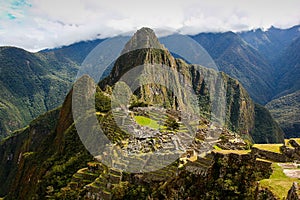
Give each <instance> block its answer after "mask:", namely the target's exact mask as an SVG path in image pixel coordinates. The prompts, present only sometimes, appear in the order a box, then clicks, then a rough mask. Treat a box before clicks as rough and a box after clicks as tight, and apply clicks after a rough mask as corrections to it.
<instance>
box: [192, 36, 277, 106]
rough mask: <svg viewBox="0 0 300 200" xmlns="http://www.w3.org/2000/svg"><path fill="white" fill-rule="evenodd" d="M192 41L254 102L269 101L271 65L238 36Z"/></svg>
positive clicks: (201, 38) (272, 81)
mask: <svg viewBox="0 0 300 200" xmlns="http://www.w3.org/2000/svg"><path fill="white" fill-rule="evenodd" d="M192 38H193V39H195V40H196V41H197V42H199V44H201V45H202V46H203V47H204V48H205V49H206V50H207V52H208V53H209V54H210V56H211V57H212V58H213V59H214V61H215V62H216V64H217V65H218V67H219V69H220V71H224V72H225V73H227V74H229V75H230V76H232V77H234V78H237V79H238V80H239V81H240V82H241V83H242V84H243V86H244V87H245V88H246V90H247V91H248V92H249V94H250V96H251V97H252V98H253V99H254V101H256V102H258V103H261V104H265V103H267V102H268V101H269V100H270V99H271V98H272V96H273V90H274V80H273V77H274V70H273V69H272V66H270V65H269V64H268V62H267V61H266V60H265V59H264V58H263V57H262V56H261V54H260V53H259V52H258V51H257V50H255V49H254V48H253V47H251V46H250V45H249V44H248V43H246V42H245V41H244V40H243V39H242V38H241V37H240V36H239V35H237V34H235V33H232V32H226V33H201V34H198V35H195V36H192Z"/></svg>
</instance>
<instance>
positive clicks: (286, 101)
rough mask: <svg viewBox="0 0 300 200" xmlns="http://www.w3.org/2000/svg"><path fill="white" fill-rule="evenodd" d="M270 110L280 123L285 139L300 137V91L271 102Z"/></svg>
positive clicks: (268, 106) (268, 105)
mask: <svg viewBox="0 0 300 200" xmlns="http://www.w3.org/2000/svg"><path fill="white" fill-rule="evenodd" d="M266 108H268V109H269V110H270V112H271V114H272V116H273V118H274V119H275V120H276V121H277V122H278V123H279V125H280V126H281V128H282V129H283V131H284V133H285V137H287V138H291V137H299V135H300V91H299V90H298V91H297V92H294V93H292V94H288V95H285V96H282V97H279V98H278V99H274V100H272V101H270V102H269V103H268V104H267V105H266Z"/></svg>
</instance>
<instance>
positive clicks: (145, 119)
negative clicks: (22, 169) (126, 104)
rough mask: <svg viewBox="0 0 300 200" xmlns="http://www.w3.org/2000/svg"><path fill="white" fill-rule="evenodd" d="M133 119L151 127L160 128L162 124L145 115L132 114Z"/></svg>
mask: <svg viewBox="0 0 300 200" xmlns="http://www.w3.org/2000/svg"><path fill="white" fill-rule="evenodd" d="M134 120H135V121H136V122H137V123H138V124H139V125H141V126H148V127H150V128H152V129H159V128H162V126H160V125H159V124H158V123H157V121H155V120H153V119H151V118H149V117H145V116H134Z"/></svg>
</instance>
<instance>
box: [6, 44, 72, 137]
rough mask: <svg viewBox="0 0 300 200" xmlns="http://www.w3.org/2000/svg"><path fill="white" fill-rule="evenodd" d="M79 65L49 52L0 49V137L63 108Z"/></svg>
mask: <svg viewBox="0 0 300 200" xmlns="http://www.w3.org/2000/svg"><path fill="white" fill-rule="evenodd" d="M76 69H77V67H76V65H75V63H73V62H70V61H69V60H66V59H64V58H62V57H60V58H58V57H56V56H55V55H53V54H51V53H48V54H42V53H30V52H27V51H25V50H22V49H18V48H14V47H1V48H0V72H1V73H0V88H1V89H0V96H1V99H0V138H2V137H4V136H7V135H9V134H10V133H11V132H12V131H14V130H16V129H18V128H20V127H22V126H25V125H26V124H28V123H29V122H30V121H31V120H32V119H33V118H35V117H37V116H38V115H40V114H42V113H44V112H46V111H47V110H50V109H53V108H55V107H57V106H58V105H60V104H61V103H62V101H63V97H64V95H65V94H66V92H67V91H68V90H69V89H70V86H71V83H72V81H73V80H72V79H73V78H74V76H75V73H76Z"/></svg>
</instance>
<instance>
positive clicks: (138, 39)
mask: <svg viewBox="0 0 300 200" xmlns="http://www.w3.org/2000/svg"><path fill="white" fill-rule="evenodd" d="M144 48H154V49H165V47H164V46H163V45H162V44H160V42H159V40H158V38H157V37H156V35H155V33H154V31H153V30H152V29H150V28H146V27H143V28H141V29H139V30H138V31H137V32H136V33H135V34H134V35H133V36H132V38H131V39H130V40H129V41H128V42H127V44H126V45H125V47H124V49H123V51H122V54H125V53H128V52H130V51H133V50H136V49H144Z"/></svg>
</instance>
